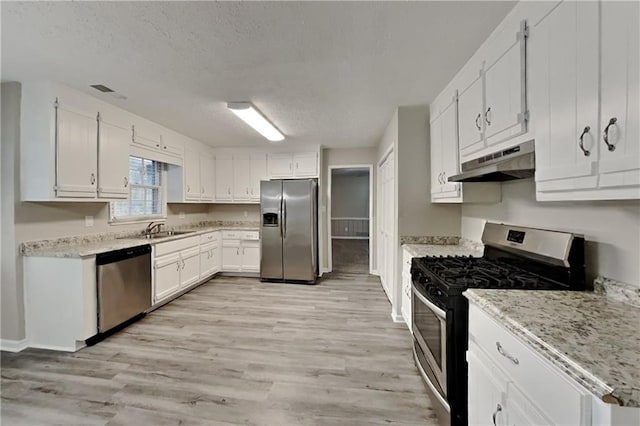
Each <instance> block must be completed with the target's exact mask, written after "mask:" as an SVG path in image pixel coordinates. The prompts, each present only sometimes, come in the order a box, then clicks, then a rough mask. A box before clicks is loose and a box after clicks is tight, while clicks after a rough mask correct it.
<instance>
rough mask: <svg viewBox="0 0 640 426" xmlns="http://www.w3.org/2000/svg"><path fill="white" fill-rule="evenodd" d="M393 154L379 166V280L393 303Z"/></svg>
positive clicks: (394, 239)
mask: <svg viewBox="0 0 640 426" xmlns="http://www.w3.org/2000/svg"><path fill="white" fill-rule="evenodd" d="M394 161H395V160H394V153H393V152H392V153H390V154H389V155H388V156H387V158H386V159H385V160H384V162H383V163H382V164H381V165H380V181H381V199H380V202H381V203H382V211H381V213H382V217H381V220H380V233H381V250H380V255H381V258H380V259H378V264H379V266H380V280H381V282H382V287H383V289H384V290H385V292H386V293H387V297H388V298H389V300H391V301H392V302H393V296H392V295H393V294H394V289H395V285H396V284H395V276H394V274H395V272H394V271H395V263H396V262H395V258H396V257H395V241H396V238H395V234H394V233H395V227H394V222H395V216H394V215H395V210H394V209H395V198H394V192H395V176H394V174H395V168H394V167H395V164H394Z"/></svg>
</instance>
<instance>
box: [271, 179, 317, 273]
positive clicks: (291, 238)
mask: <svg viewBox="0 0 640 426" xmlns="http://www.w3.org/2000/svg"><path fill="white" fill-rule="evenodd" d="M260 210H261V218H262V238H261V240H260V241H261V244H262V247H261V248H262V250H261V251H260V252H261V259H260V278H261V280H262V281H286V282H304V283H313V282H315V280H316V277H317V276H318V183H317V182H316V180H315V179H295V180H271V181H262V182H260Z"/></svg>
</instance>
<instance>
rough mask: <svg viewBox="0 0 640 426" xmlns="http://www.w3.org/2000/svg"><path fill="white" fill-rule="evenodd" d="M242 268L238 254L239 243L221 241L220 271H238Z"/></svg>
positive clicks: (235, 241)
mask: <svg viewBox="0 0 640 426" xmlns="http://www.w3.org/2000/svg"><path fill="white" fill-rule="evenodd" d="M241 267H242V255H241V254H240V241H237V240H233V241H229V240H227V241H224V240H223V241H222V270H223V271H225V272H226V271H228V272H236V271H240V270H241Z"/></svg>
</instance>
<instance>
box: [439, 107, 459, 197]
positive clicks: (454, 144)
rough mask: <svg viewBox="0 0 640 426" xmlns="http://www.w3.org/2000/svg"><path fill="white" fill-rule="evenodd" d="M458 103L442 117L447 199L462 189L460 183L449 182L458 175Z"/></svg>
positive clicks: (443, 164) (441, 162)
mask: <svg viewBox="0 0 640 426" xmlns="http://www.w3.org/2000/svg"><path fill="white" fill-rule="evenodd" d="M456 108H457V103H456V101H455V100H454V101H453V102H451V103H450V104H449V105H448V106H447V107H446V108H445V110H444V111H443V112H442V115H441V116H440V128H441V131H442V133H441V140H440V144H441V151H440V153H441V157H440V158H441V160H440V168H441V169H442V187H441V188H442V193H443V194H446V196H447V197H455V196H456V195H457V191H458V189H459V187H460V184H459V183H456V182H449V181H448V179H449V178H450V177H451V176H454V175H456V174H458V116H457V111H456Z"/></svg>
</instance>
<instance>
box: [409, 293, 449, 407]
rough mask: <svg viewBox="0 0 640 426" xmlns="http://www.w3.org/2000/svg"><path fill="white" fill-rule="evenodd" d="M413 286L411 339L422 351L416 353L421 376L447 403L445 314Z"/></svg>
mask: <svg viewBox="0 0 640 426" xmlns="http://www.w3.org/2000/svg"><path fill="white" fill-rule="evenodd" d="M412 287H413V297H412V298H411V299H412V322H413V323H412V327H413V336H414V338H415V340H416V342H417V344H418V345H419V346H420V348H419V349H421V351H419V352H418V353H419V354H420V355H422V356H419V357H417V360H418V362H419V363H420V365H421V367H422V369H423V370H424V373H423V376H424V375H426V376H427V377H425V380H427V381H429V382H431V385H432V387H435V389H433V390H435V391H437V392H438V393H439V394H440V396H441V397H442V398H443V399H444V400H445V401H446V400H447V313H446V311H444V310H443V309H441V308H440V307H438V306H436V305H435V304H434V303H433V302H431V301H429V300H428V299H427V298H426V297H425V296H424V294H422V293H421V292H420V291H419V289H417V288H416V287H415V286H412ZM425 361H426V365H424V364H425ZM434 380H435V383H434ZM447 405H448V404H447Z"/></svg>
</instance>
